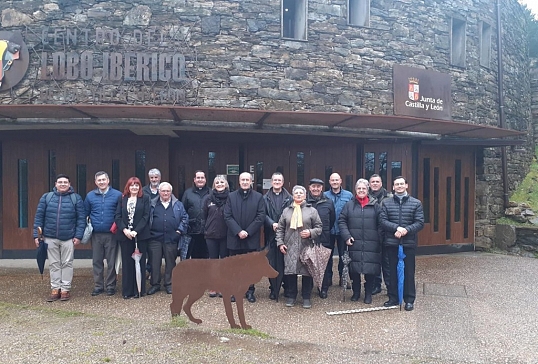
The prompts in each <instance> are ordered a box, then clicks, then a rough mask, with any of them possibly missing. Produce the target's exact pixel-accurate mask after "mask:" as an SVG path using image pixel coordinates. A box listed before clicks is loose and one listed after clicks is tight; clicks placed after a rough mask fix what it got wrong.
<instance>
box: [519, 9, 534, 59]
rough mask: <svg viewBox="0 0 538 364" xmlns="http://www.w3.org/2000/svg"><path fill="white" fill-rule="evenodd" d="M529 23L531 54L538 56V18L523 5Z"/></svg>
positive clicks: (528, 38)
mask: <svg viewBox="0 0 538 364" xmlns="http://www.w3.org/2000/svg"><path fill="white" fill-rule="evenodd" d="M522 6H523V10H524V11H525V16H526V18H527V23H528V25H529V32H528V33H527V41H528V43H529V56H531V57H534V58H538V20H537V19H536V17H535V16H534V15H532V12H531V11H530V9H529V8H528V7H527V5H523V4H522Z"/></svg>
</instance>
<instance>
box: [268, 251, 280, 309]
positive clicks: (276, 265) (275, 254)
mask: <svg viewBox="0 0 538 364" xmlns="http://www.w3.org/2000/svg"><path fill="white" fill-rule="evenodd" d="M267 259H268V260H269V264H270V265H271V267H273V269H274V270H276V271H277V272H278V275H277V276H276V277H275V278H269V283H271V287H272V288H273V292H274V293H275V295H276V301H277V302H278V296H279V295H280V286H281V285H282V280H283V279H284V254H282V252H281V251H280V249H278V247H277V245H276V243H275V242H273V243H272V244H270V247H269V252H268V253H267Z"/></svg>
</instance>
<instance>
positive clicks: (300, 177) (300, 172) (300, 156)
mask: <svg viewBox="0 0 538 364" xmlns="http://www.w3.org/2000/svg"><path fill="white" fill-rule="evenodd" d="M304 172H305V169H304V152H297V184H298V185H300V186H304V181H305V179H304Z"/></svg>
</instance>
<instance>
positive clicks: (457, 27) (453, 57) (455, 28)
mask: <svg viewBox="0 0 538 364" xmlns="http://www.w3.org/2000/svg"><path fill="white" fill-rule="evenodd" d="M465 24H466V23H465V20H461V19H456V18H452V27H451V33H450V64H452V65H454V66H458V67H465Z"/></svg>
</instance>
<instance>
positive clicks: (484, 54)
mask: <svg viewBox="0 0 538 364" xmlns="http://www.w3.org/2000/svg"><path fill="white" fill-rule="evenodd" d="M491 31H492V30H491V25H489V24H488V23H485V22H481V24H480V65H481V66H484V67H488V68H489V64H490V60H491Z"/></svg>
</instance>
